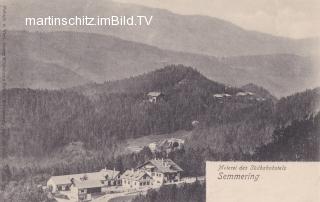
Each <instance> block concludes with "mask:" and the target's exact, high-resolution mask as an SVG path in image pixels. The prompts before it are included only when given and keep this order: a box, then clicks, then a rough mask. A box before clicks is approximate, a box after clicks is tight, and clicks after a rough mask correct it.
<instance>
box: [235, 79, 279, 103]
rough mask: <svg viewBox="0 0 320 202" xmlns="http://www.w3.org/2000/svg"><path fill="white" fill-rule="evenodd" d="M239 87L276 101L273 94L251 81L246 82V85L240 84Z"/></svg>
mask: <svg viewBox="0 0 320 202" xmlns="http://www.w3.org/2000/svg"><path fill="white" fill-rule="evenodd" d="M241 89H243V90H245V91H249V92H252V93H255V94H256V95H258V96H261V97H264V98H268V99H271V100H273V101H274V102H276V101H277V98H276V97H275V96H273V95H272V94H271V93H270V92H269V91H268V90H266V89H264V88H263V87H261V86H257V85H255V84H253V83H249V84H246V85H244V86H242V87H241Z"/></svg>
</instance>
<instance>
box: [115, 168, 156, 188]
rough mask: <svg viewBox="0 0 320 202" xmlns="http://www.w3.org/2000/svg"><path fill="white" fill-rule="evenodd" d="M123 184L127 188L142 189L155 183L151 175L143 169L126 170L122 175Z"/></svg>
mask: <svg viewBox="0 0 320 202" xmlns="http://www.w3.org/2000/svg"><path fill="white" fill-rule="evenodd" d="M120 179H121V181H122V186H123V187H124V188H127V189H140V188H143V187H147V186H152V185H153V180H152V178H151V176H150V175H149V174H148V173H147V172H145V171H142V170H134V169H131V170H126V171H125V172H124V173H123V174H122V175H121V176H120Z"/></svg>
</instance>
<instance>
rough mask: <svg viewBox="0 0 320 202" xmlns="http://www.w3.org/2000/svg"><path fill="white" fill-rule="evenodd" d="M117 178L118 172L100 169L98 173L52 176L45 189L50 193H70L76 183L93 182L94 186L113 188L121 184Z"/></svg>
mask: <svg viewBox="0 0 320 202" xmlns="http://www.w3.org/2000/svg"><path fill="white" fill-rule="evenodd" d="M119 177H120V172H119V171H116V170H107V169H102V170H101V171H99V172H93V173H81V174H72V175H61V176H52V177H51V178H50V179H49V180H48V182H47V187H48V188H49V190H51V192H52V193H55V192H59V191H70V190H71V185H73V186H74V185H75V184H76V183H78V184H81V182H85V183H88V182H93V181H94V182H96V184H99V185H100V184H101V187H107V186H115V185H119V184H120V183H121V181H120V179H119Z"/></svg>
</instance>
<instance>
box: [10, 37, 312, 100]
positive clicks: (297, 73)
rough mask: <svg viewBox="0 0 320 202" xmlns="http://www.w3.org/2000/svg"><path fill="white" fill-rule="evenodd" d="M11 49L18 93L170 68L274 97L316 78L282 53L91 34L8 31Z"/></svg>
mask: <svg viewBox="0 0 320 202" xmlns="http://www.w3.org/2000/svg"><path fill="white" fill-rule="evenodd" d="M7 50H8V57H7V60H8V67H10V68H8V75H7V76H8V86H9V87H19V88H23V87H24V88H28V87H29V88H48V89H56V88H68V87H72V86H77V85H82V84H85V83H88V82H93V83H94V82H96V83H103V82H105V81H107V80H119V79H123V78H127V77H131V76H136V75H139V74H143V73H145V72H149V71H152V70H155V69H159V68H162V67H164V66H167V65H171V64H184V65H186V66H192V67H194V68H196V69H197V70H198V71H200V72H201V73H202V74H203V75H205V76H206V77H208V78H209V79H212V80H214V81H217V82H221V83H225V84H228V85H232V86H242V85H245V84H247V83H248V82H251V83H255V84H257V85H259V86H263V87H264V88H266V89H268V90H269V91H270V92H272V93H273V94H274V95H275V96H283V95H289V94H291V93H294V92H297V91H302V90H305V89H306V88H310V87H312V86H314V80H316V78H318V77H317V72H318V71H317V67H316V65H315V64H314V63H313V62H312V59H311V58H309V57H301V56H297V55H285V54H284V55H283V54H281V55H258V56H241V57H227V58H217V57H213V56H205V55H198V54H191V53H183V52H174V51H169V50H162V49H159V48H156V47H153V46H149V45H145V44H141V43H135V42H130V41H125V40H121V39H119V38H116V37H112V36H106V35H98V34H89V33H75V32H51V33H39V32H34V33H30V32H11V31H9V32H8V33H7ZM9 56H10V57H9Z"/></svg>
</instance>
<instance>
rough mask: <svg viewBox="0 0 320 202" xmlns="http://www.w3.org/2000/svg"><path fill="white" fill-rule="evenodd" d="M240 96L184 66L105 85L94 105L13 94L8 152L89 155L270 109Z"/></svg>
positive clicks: (71, 98) (58, 95) (43, 93)
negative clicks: (67, 149) (156, 97)
mask: <svg viewBox="0 0 320 202" xmlns="http://www.w3.org/2000/svg"><path fill="white" fill-rule="evenodd" d="M101 89H103V90H101ZM150 91H161V92H162V93H163V94H164V100H162V101H160V102H157V103H150V102H149V101H148V99H147V97H146V95H147V93H148V92H150ZM239 91H241V89H236V88H231V87H226V86H224V85H223V84H219V83H216V82H213V81H210V80H208V79H207V78H205V77H204V76H202V75H201V74H200V73H199V72H197V71H195V70H194V69H192V68H187V67H183V66H169V67H166V68H164V69H160V70H156V71H154V72H151V73H148V74H145V75H142V76H138V77H135V78H131V79H126V80H122V81H116V82H110V83H106V84H103V85H102V86H101V88H100V89H99V88H97V89H96V92H99V93H98V94H96V96H94V98H95V99H91V98H92V97H91V96H89V97H87V96H86V95H83V94H82V92H81V91H80V92H73V91H72V90H55V91H48V90H31V89H10V90H8V91H6V96H7V102H8V104H7V123H8V134H9V136H10V138H9V141H8V146H7V152H8V154H9V155H14V156H15V155H18V156H34V155H43V154H50V153H51V152H53V151H54V150H55V149H57V148H59V147H62V146H64V145H67V144H68V143H70V142H74V141H81V142H84V143H85V147H86V148H90V149H102V148H108V149H112V148H113V147H115V146H116V145H117V143H119V141H122V140H124V139H127V138H135V137H139V136H144V135H149V134H161V133H170V132H174V131H177V130H180V129H187V130H188V129H191V127H192V126H191V122H192V121H193V120H199V121H200V122H203V123H205V124H206V125H212V124H214V123H217V122H230V121H235V120H239V119H243V118H242V116H241V114H242V113H243V111H244V110H247V111H252V113H255V110H256V109H257V110H258V108H259V106H260V105H267V104H266V103H268V102H267V101H266V102H263V103H260V102H258V101H251V100H245V99H239V98H237V97H236V96H235V93H236V92H239ZM215 93H229V94H231V95H233V96H234V97H233V98H232V99H230V100H224V101H223V102H222V101H221V100H216V99H215V98H214V97H213V95H214V94H215ZM84 94H87V93H84ZM221 102H222V103H221ZM270 107H271V106H270Z"/></svg>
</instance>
